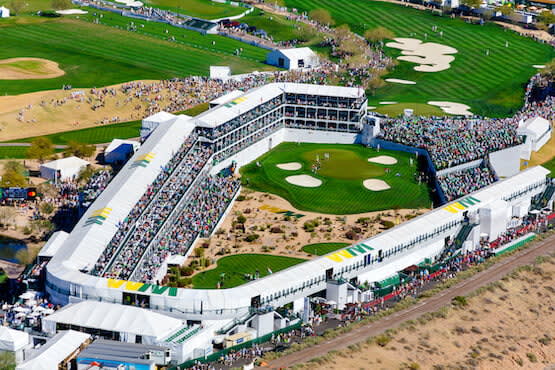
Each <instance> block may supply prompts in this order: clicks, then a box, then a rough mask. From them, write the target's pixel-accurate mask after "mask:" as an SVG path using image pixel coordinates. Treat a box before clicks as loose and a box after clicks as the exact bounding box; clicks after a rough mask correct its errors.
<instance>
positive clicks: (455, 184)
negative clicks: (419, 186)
mask: <svg viewBox="0 0 555 370" xmlns="http://www.w3.org/2000/svg"><path fill="white" fill-rule="evenodd" d="M437 180H438V181H439V185H440V186H441V189H442V190H443V193H444V194H445V198H446V199H447V201H448V202H450V201H452V200H455V199H457V198H460V197H462V196H463V195H466V194H469V193H472V192H474V191H476V190H479V189H481V188H483V187H486V186H488V185H490V184H493V183H494V182H495V181H496V178H495V174H494V173H493V172H492V171H491V170H490V169H489V168H488V167H487V166H478V167H472V168H466V169H464V170H460V171H455V172H451V173H448V174H445V175H442V176H438V177H437Z"/></svg>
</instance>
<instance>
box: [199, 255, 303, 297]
mask: <svg viewBox="0 0 555 370" xmlns="http://www.w3.org/2000/svg"><path fill="white" fill-rule="evenodd" d="M305 261H306V260H304V259H300V258H292V257H285V256H272V255H266V254H238V255H234V256H227V257H223V258H220V259H219V260H218V262H217V264H218V267H216V268H215V269H212V270H208V271H204V272H201V273H199V274H196V275H194V276H193V288H195V289H216V288H217V284H218V282H221V281H223V285H222V288H233V287H236V286H239V285H241V284H244V283H247V282H248V281H249V280H248V279H246V278H245V276H244V275H245V274H252V275H254V274H256V272H257V270H258V273H259V275H260V277H264V276H266V275H268V274H269V273H270V271H269V270H271V271H272V272H277V271H280V270H283V269H286V268H288V267H291V266H294V265H296V264H298V263H301V262H305ZM268 269H269V270H268Z"/></svg>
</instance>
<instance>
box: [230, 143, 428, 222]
mask: <svg viewBox="0 0 555 370" xmlns="http://www.w3.org/2000/svg"><path fill="white" fill-rule="evenodd" d="M326 153H328V154H329V159H325V154H326ZM378 155H388V156H391V157H394V158H396V159H397V160H398V162H397V164H394V165H382V164H378V163H369V162H368V158H370V157H375V156H378ZM316 156H318V157H319V158H320V163H321V168H320V170H318V171H316V172H315V173H313V172H312V170H311V168H312V166H313V165H314V164H315V163H316ZM411 157H414V156H413V155H411V154H409V153H403V152H394V151H387V150H380V152H379V153H378V152H377V151H376V150H374V149H371V148H366V147H363V146H361V145H355V144H353V145H339V144H297V143H282V144H280V145H278V146H277V147H275V148H274V149H273V150H271V151H270V152H268V153H266V154H264V155H262V156H261V157H259V158H258V159H256V160H255V161H253V162H251V163H249V164H247V165H246V166H244V167H242V168H241V170H240V172H241V180H242V182H243V185H244V186H246V187H249V188H251V189H254V190H258V191H262V192H269V193H273V194H277V195H279V196H281V197H283V198H285V199H287V200H288V201H289V202H291V204H292V205H293V206H294V207H296V208H297V209H300V210H304V211H311V212H321V213H327V214H354V213H363V212H371V211H378V210H385V209H394V208H422V207H429V206H430V204H431V202H432V201H431V197H430V193H429V190H428V187H427V186H426V185H425V184H418V182H417V181H416V171H417V168H416V162H417V161H416V160H414V158H413V160H412V165H411ZM290 162H299V163H301V164H302V167H301V168H300V169H299V170H295V171H285V170H281V169H279V168H278V167H277V166H276V165H277V164H281V163H290ZM257 163H259V164H260V166H258V165H257ZM386 168H387V169H388V171H386V170H385V169H386ZM297 175H309V176H312V177H315V178H317V179H319V180H320V181H322V184H321V185H320V186H318V187H314V188H308V187H300V186H295V185H292V184H290V183H288V182H287V180H286V178H287V177H288V176H297ZM369 178H377V179H380V180H383V181H385V182H387V184H388V185H390V186H391V189H389V190H384V191H380V192H373V191H370V190H368V189H366V188H365V187H364V186H363V182H364V180H367V179H369Z"/></svg>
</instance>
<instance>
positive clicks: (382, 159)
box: [368, 155, 397, 165]
mask: <svg viewBox="0 0 555 370" xmlns="http://www.w3.org/2000/svg"><path fill="white" fill-rule="evenodd" d="M368 162H372V163H379V164H387V165H391V164H397V159H395V158H393V157H390V156H388V155H380V156H378V157H372V158H368Z"/></svg>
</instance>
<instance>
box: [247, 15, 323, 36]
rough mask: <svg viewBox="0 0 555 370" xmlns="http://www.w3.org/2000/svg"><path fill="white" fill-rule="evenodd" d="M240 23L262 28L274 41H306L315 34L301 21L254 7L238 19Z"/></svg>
mask: <svg viewBox="0 0 555 370" xmlns="http://www.w3.org/2000/svg"><path fill="white" fill-rule="evenodd" d="M240 21H241V23H247V24H248V25H249V26H255V27H256V28H257V29H263V30H264V31H266V32H267V33H268V35H271V36H272V37H273V39H274V41H288V40H293V39H299V40H305V41H308V40H309V39H310V38H311V37H314V36H315V34H314V32H312V28H311V27H309V26H307V25H306V24H304V23H302V22H295V21H292V20H289V19H287V18H285V17H283V16H280V15H276V14H271V13H264V12H261V11H260V10H258V9H256V10H255V11H253V12H252V13H251V14H249V15H246V16H244V17H243V18H241V19H240Z"/></svg>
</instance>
